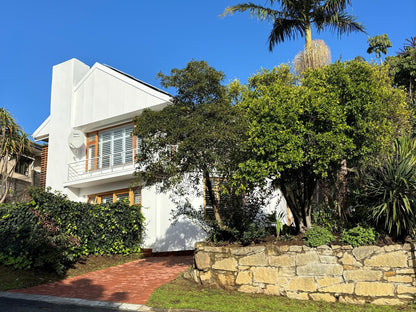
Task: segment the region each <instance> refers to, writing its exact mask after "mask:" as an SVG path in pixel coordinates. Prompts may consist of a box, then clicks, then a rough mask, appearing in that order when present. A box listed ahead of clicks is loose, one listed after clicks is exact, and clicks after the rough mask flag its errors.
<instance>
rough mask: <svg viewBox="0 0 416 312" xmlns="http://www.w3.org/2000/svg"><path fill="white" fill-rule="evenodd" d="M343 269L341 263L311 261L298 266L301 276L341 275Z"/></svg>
mask: <svg viewBox="0 0 416 312" xmlns="http://www.w3.org/2000/svg"><path fill="white" fill-rule="evenodd" d="M343 270H344V269H343V267H342V265H340V264H324V263H309V264H307V265H304V266H299V267H297V268H296V273H297V275H299V276H322V275H324V276H328V275H341V274H342V272H343Z"/></svg>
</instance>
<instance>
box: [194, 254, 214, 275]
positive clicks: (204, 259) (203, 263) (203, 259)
mask: <svg viewBox="0 0 416 312" xmlns="http://www.w3.org/2000/svg"><path fill="white" fill-rule="evenodd" d="M194 259H195V265H196V268H197V269H198V270H203V271H206V270H208V269H209V268H210V267H211V259H210V257H209V254H208V253H206V252H198V253H196V254H195V256H194Z"/></svg>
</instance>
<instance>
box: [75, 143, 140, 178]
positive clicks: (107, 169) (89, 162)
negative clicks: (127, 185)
mask: <svg viewBox="0 0 416 312" xmlns="http://www.w3.org/2000/svg"><path fill="white" fill-rule="evenodd" d="M136 153H137V150H128V151H123V152H119V153H114V154H106V155H102V156H99V157H93V158H88V159H84V160H79V161H76V162H73V163H70V164H68V182H73V181H78V180H82V179H87V178H90V177H94V176H99V175H104V174H108V173H111V172H117V171H126V170H133V169H134V156H135V155H136Z"/></svg>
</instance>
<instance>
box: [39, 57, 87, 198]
mask: <svg viewBox="0 0 416 312" xmlns="http://www.w3.org/2000/svg"><path fill="white" fill-rule="evenodd" d="M88 70H89V66H87V65H85V64H84V63H82V62H80V61H78V60H77V59H71V60H69V61H66V62H64V63H61V64H58V65H55V66H54V67H53V70H52V91H51V112H50V117H51V118H50V133H49V148H48V149H49V150H48V164H47V175H46V187H51V188H52V189H53V190H57V191H61V192H64V193H68V196H69V198H70V199H73V200H77V196H76V195H75V194H73V193H72V192H71V191H69V192H67V191H66V190H64V187H63V185H64V183H65V181H66V178H67V174H68V172H67V170H68V169H67V164H68V163H69V162H71V161H73V160H74V153H73V152H72V151H71V149H70V148H69V146H68V136H69V134H70V133H71V130H72V124H71V113H72V104H73V101H74V97H73V89H74V87H75V85H76V84H77V83H78V82H79V81H80V80H81V79H82V77H83V76H84V75H85V74H86V73H87V72H88Z"/></svg>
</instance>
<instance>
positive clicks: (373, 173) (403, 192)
mask: <svg viewBox="0 0 416 312" xmlns="http://www.w3.org/2000/svg"><path fill="white" fill-rule="evenodd" d="M357 193H358V195H357V203H358V204H357V205H358V208H357V209H358V211H359V212H360V211H361V210H364V212H365V213H366V215H367V216H368V218H369V219H370V220H371V221H372V222H374V223H375V225H376V226H377V227H378V228H379V229H382V230H385V231H387V233H389V235H391V236H393V237H395V238H402V237H404V236H406V235H409V234H412V233H414V232H415V227H416V217H415V216H416V140H415V139H414V138H411V137H409V136H408V137H403V138H400V139H397V140H396V142H395V143H394V147H393V153H392V154H391V155H389V156H386V157H380V158H379V159H378V160H377V162H376V163H375V164H373V165H370V166H368V167H367V168H365V169H364V170H363V171H362V173H361V177H360V186H359V188H357Z"/></svg>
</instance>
